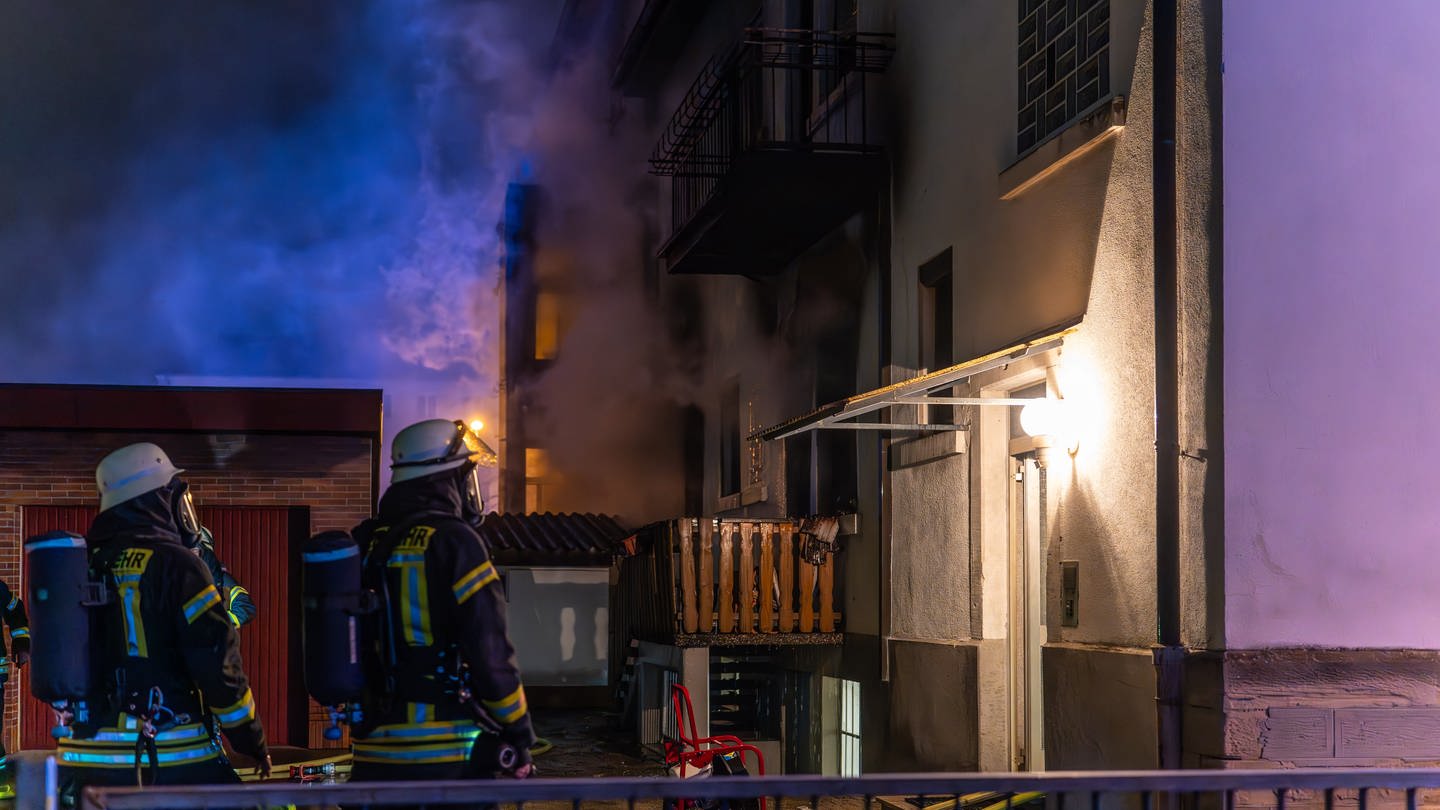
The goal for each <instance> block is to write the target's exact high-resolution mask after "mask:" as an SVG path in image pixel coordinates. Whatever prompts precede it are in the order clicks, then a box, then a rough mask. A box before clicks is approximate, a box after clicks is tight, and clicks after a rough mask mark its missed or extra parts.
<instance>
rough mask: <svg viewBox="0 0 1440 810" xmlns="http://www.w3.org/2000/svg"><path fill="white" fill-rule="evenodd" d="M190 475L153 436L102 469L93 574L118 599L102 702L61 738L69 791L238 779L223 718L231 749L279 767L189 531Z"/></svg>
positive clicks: (105, 621)
mask: <svg viewBox="0 0 1440 810" xmlns="http://www.w3.org/2000/svg"><path fill="white" fill-rule="evenodd" d="M181 472H183V471H182V470H178V469H176V468H175V466H174V465H173V464H171V463H170V459H169V457H168V456H166V455H165V452H164V451H163V450H161V449H160V448H159V447H157V446H155V445H153V444H150V443H148V442H146V443H139V444H132V445H129V446H127V447H122V448H120V449H119V450H116V451H115V452H113V453H111V454H110V455H108V456H106V457H105V459H104V460H102V461H101V462H100V465H99V467H97V468H96V470H95V480H96V483H97V485H98V486H99V490H100V514H99V515H98V516H97V517H96V518H95V522H94V523H93V524H91V526H90V532H89V536H88V540H89V545H90V549H91V556H90V573H91V576H92V577H93V578H95V579H97V580H99V581H102V582H104V583H105V585H106V586H107V589H108V590H109V592H110V594H111V595H112V598H110V599H109V600H107V602H106V604H105V605H104V606H102V607H101V608H99V609H98V612H97V615H96V628H97V630H98V637H99V638H100V639H102V642H101V644H100V645H98V646H97V647H96V648H95V649H93V650H92V652H91V655H92V661H94V670H95V672H94V676H93V684H94V688H95V689H96V690H97V692H98V693H99V694H97V695H96V696H95V698H94V699H93V700H92V705H94V706H96V707H97V709H96V710H95V713H94V714H93V715H92V720H91V723H90V724H89V726H88V727H80V728H77V729H76V732H75V735H74V736H73V737H67V738H62V739H61V740H60V741H59V745H58V749H59V751H58V758H59V760H60V765H61V767H62V769H63V771H62V773H63V778H64V781H65V782H66V783H67V790H68V791H74V790H77V789H78V788H79V787H80V786H83V785H134V784H137V782H138V783H141V784H162V785H164V784H170V785H174V784H203V783H234V782H238V781H239V777H238V776H237V775H236V773H235V771H234V770H232V769H231V768H229V767H228V765H226V764H225V761H224V759H223V753H222V750H221V748H220V746H219V744H217V742H216V741H215V740H214V739H212V737H211V735H210V732H209V719H210V717H212V716H213V717H214V718H216V720H217V721H218V722H219V724H220V726H221V727H222V728H223V729H224V731H225V736H226V737H227V738H228V739H229V741H230V745H231V747H233V748H234V749H235V750H236V751H239V752H240V753H242V754H245V755H247V756H250V757H253V758H254V759H255V761H256V762H257V768H256V770H257V771H258V772H259V773H260V774H261V775H262V776H264V775H268V774H269V772H270V759H269V755H268V752H267V749H266V745H265V732H264V730H263V729H262V727H261V724H260V720H259V717H258V716H257V714H256V709H255V699H254V696H253V695H252V694H251V692H250V685H249V680H248V679H247V678H246V676H245V670H244V667H243V665H242V662H241V660H240V644H239V636H238V635H237V634H236V631H235V627H234V625H233V624H232V623H231V621H230V617H229V615H227V613H226V612H225V610H224V608H223V607H222V606H221V597H220V594H219V592H218V591H216V589H215V585H214V583H213V582H212V580H211V578H210V573H209V572H208V571H206V570H205V566H204V564H203V563H201V562H200V560H199V559H198V558H197V557H196V556H195V554H193V553H192V552H191V551H189V550H188V549H186V548H185V546H184V544H183V541H182V539H181V538H182V537H183V536H184V534H186V533H187V532H188V533H198V531H199V520H198V519H197V517H196V515H195V508H194V503H193V502H192V501H191V499H190V493H189V487H188V486H187V485H186V484H185V482H184V481H183V480H182V479H181V478H180V477H179V473H181Z"/></svg>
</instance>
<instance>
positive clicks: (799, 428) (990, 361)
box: [748, 326, 1079, 441]
mask: <svg viewBox="0 0 1440 810" xmlns="http://www.w3.org/2000/svg"><path fill="white" fill-rule="evenodd" d="M1078 328H1079V327H1078V326H1070V327H1067V328H1065V329H1061V330H1059V331H1057V332H1050V333H1047V334H1044V335H1041V336H1040V337H1036V338H1034V339H1032V340H1027V341H1024V342H1021V343H1019V344H1016V345H1014V346H1010V347H1008V348H1005V349H1001V350H1000V351H997V352H991V353H990V354H986V355H982V356H980V357H976V358H973V359H970V360H966V361H965V362H963V363H958V364H956V365H953V366H950V367H948V368H942V369H940V370H939V371H932V372H930V373H929V374H925V375H923V376H920V377H916V378H915V379H913V380H905V381H903V382H898V383H893V384H891V385H887V386H885V387H884V388H877V389H875V390H873V391H866V392H865V393H863V394H856V395H854V396H852V397H848V398H846V399H842V400H839V401H838V402H832V403H830V404H828V405H824V406H821V407H819V408H816V409H815V410H813V411H811V412H810V413H807V414H805V415H803V416H797V417H795V418H794V419H790V420H787V421H785V422H781V423H780V424H778V425H772V426H771V427H767V428H763V429H761V430H758V431H756V432H754V433H752V434H750V436H749V437H748V438H750V439H760V440H765V441H773V440H776V439H786V438H789V437H791V436H796V435H798V434H801V433H804V432H806V431H810V430H892V431H908V432H916V433H936V432H943V431H955V430H965V429H966V428H965V426H964V425H953V424H924V423H917V424H908V423H898V422H857V421H854V420H855V419H856V418H858V417H860V416H864V415H865V414H869V413H874V412H875V411H878V410H881V409H884V408H893V407H895V406H897V405H1000V406H1007V407H1018V406H1023V405H1028V404H1029V403H1031V402H1034V401H1035V398H1027V399H1013V398H1003V397H952V396H931V394H932V393H933V392H935V391H938V390H940V389H943V388H950V387H952V386H955V385H958V384H960V383H962V382H965V381H966V380H968V379H970V378H971V377H973V376H975V375H976V374H980V373H983V372H986V371H990V370H991V369H996V368H1000V367H1002V366H1006V365H1009V364H1010V363H1014V362H1015V361H1017V360H1022V359H1024V358H1026V357H1032V356H1034V355H1037V354H1041V353H1043V352H1048V351H1051V350H1052V349H1058V348H1060V346H1061V345H1063V344H1064V342H1065V338H1066V337H1068V336H1070V335H1072V334H1074V333H1075V331H1076V330H1077V329H1078Z"/></svg>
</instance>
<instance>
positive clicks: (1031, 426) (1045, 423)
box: [1020, 397, 1080, 467]
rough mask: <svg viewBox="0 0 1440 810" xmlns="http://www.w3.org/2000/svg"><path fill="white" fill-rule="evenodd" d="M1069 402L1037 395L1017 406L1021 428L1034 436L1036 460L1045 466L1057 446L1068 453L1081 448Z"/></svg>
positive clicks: (1073, 453)
mask: <svg viewBox="0 0 1440 810" xmlns="http://www.w3.org/2000/svg"><path fill="white" fill-rule="evenodd" d="M1073 416H1074V415H1073V413H1072V408H1071V406H1070V403H1068V402H1066V401H1065V400H1063V399H1051V398H1049V397H1047V398H1045V399H1037V400H1035V401H1034V402H1031V403H1029V404H1027V405H1026V406H1025V407H1023V408H1021V409H1020V429H1021V430H1023V431H1025V433H1026V434H1027V435H1029V436H1030V437H1031V438H1033V439H1034V440H1035V455H1036V461H1038V462H1039V463H1040V465H1041V466H1042V467H1043V466H1048V465H1049V462H1050V459H1051V457H1052V455H1053V453H1054V451H1055V449H1056V448H1060V447H1063V448H1065V450H1066V452H1068V453H1069V454H1070V455H1072V456H1073V455H1075V452H1076V451H1077V450H1079V449H1080V440H1079V438H1077V436H1076V433H1075V430H1074V425H1073V424H1072V422H1073Z"/></svg>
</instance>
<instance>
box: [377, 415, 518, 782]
mask: <svg viewBox="0 0 1440 810" xmlns="http://www.w3.org/2000/svg"><path fill="white" fill-rule="evenodd" d="M494 457H495V456H494V453H493V452H492V451H491V450H490V448H488V447H487V446H485V444H484V442H482V441H480V439H479V437H478V436H476V435H475V434H474V433H473V432H471V431H470V429H469V428H468V427H466V425H465V424H464V423H463V422H458V421H457V422H450V421H446V420H443V419H431V420H428V421H424V422H419V423H417V424H414V425H411V426H409V427H407V428H405V429H404V430H402V431H400V433H399V434H398V435H397V436H396V437H395V442H394V445H393V447H392V448H391V459H392V462H393V463H392V464H391V469H392V470H393V471H394V474H393V476H392V483H391V485H390V487H389V489H387V490H386V492H385V495H384V497H382V498H381V499H380V514H379V516H378V517H377V518H375V519H372V520H369V521H366V522H365V523H362V524H361V525H360V526H358V527H357V528H356V529H355V532H354V536H355V539H356V542H357V543H359V545H360V547H361V548H362V549H364V550H365V551H364V555H365V556H364V568H363V573H362V579H363V581H364V584H365V587H366V588H367V589H370V590H372V591H374V592H375V593H377V594H380V595H381V601H382V604H383V607H382V608H381V610H380V611H379V615H378V616H377V617H376V618H375V619H374V620H373V621H372V622H371V626H372V627H373V628H374V630H373V638H372V639H371V644H370V650H369V651H368V652H369V653H370V655H369V657H368V659H367V667H366V684H367V685H366V691H367V701H366V702H365V703H364V705H365V707H366V711H367V722H366V724H365V725H364V726H362V727H359V728H356V729H355V730H354V735H353V736H354V739H355V764H354V769H353V771H352V772H351V776H350V780H351V781H352V782H364V781H391V780H400V779H467V778H473V779H485V778H493V777H496V776H510V777H516V778H524V777H526V776H528V775H529V774H530V772H531V770H532V768H531V764H530V747H531V746H532V745H533V744H534V742H535V734H534V731H533V730H532V728H531V724H530V715H529V711H528V708H527V706H526V703H525V689H524V686H523V685H522V684H521V682H520V672H519V670H518V668H517V667H516V664H515V651H514V648H513V647H512V646H511V645H510V640H509V638H508V637H507V635H506V630H505V603H504V601H503V597H502V594H501V589H500V575H499V573H498V572H497V571H496V570H495V566H494V564H493V563H492V562H491V561H490V555H489V553H488V551H487V550H486V548H485V545H484V543H483V542H482V541H481V539H480V536H479V534H478V533H477V532H476V527H477V526H478V525H479V522H480V518H481V515H482V514H483V502H482V499H481V496H480V486H479V478H478V476H477V474H476V466H477V465H478V464H481V463H487V462H488V463H494ZM482 727H484V729H485V730H482Z"/></svg>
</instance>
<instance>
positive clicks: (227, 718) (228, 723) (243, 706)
mask: <svg viewBox="0 0 1440 810" xmlns="http://www.w3.org/2000/svg"><path fill="white" fill-rule="evenodd" d="M210 711H211V712H212V713H213V714H214V715H215V719H217V720H219V721H220V725H222V726H224V727H226V728H233V727H235V726H238V725H241V724H243V723H248V722H250V721H251V720H254V719H255V696H254V695H252V694H250V690H249V689H246V690H245V694H243V695H241V696H240V700H238V701H236V702H235V703H233V704H231V705H229V706H226V707H225V708H223V709H217V708H215V707H214V706H211V707H210Z"/></svg>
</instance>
